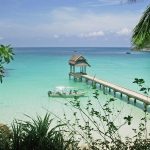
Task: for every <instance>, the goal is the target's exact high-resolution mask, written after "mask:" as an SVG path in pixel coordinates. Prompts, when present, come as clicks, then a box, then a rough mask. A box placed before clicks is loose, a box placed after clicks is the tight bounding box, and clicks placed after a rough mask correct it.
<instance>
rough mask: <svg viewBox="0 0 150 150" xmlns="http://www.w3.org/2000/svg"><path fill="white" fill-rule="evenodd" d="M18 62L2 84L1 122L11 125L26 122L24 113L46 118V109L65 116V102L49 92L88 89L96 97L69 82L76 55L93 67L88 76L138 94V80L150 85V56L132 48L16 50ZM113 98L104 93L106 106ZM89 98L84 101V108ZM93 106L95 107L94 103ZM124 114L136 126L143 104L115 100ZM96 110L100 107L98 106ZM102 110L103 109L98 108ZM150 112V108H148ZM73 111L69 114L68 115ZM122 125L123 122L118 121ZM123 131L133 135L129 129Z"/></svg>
mask: <svg viewBox="0 0 150 150" xmlns="http://www.w3.org/2000/svg"><path fill="white" fill-rule="evenodd" d="M14 51H15V57H14V61H13V62H12V63H10V64H9V65H6V68H7V70H6V77H5V78H4V80H3V83H2V84H1V85H0V122H2V123H10V122H12V120H13V119H14V118H17V119H25V118H26V117H25V115H24V114H28V115H30V116H36V114H40V115H44V114H45V113H46V110H48V111H50V112H53V113H55V114H57V115H58V116H62V114H63V112H67V114H71V113H70V110H67V109H66V106H65V105H64V103H65V102H66V100H64V99H55V98H48V95H47V92H48V90H50V89H53V88H54V87H56V86H71V87H76V88H78V89H84V90H85V91H86V92H87V93H88V94H87V95H88V96H89V98H90V99H92V100H93V98H92V93H93V91H92V89H91V86H90V85H87V84H86V83H85V82H74V81H73V80H69V77H68V73H69V65H68V60H69V58H70V57H71V55H72V54H75V53H79V54H83V55H84V56H85V57H86V58H87V60H88V62H89V63H90V65H91V67H90V68H88V69H87V72H88V74H90V75H93V76H95V77H97V78H100V79H104V80H107V81H110V82H112V83H115V84H117V85H121V86H123V87H126V88H129V89H132V90H135V91H138V87H137V85H134V84H133V83H132V82H133V80H134V78H135V77H138V78H143V79H145V81H146V84H147V85H150V53H146V52H145V53H144V52H142V53H139V52H131V54H126V52H127V51H130V50H129V49H128V48H15V49H14ZM75 51H77V52H75ZM110 97H112V96H110V95H105V94H103V92H102V91H100V101H101V103H102V104H104V103H105V102H106V100H108V99H109V98H110ZM87 99H88V98H81V99H80V101H81V102H82V104H83V105H85V103H86V102H87ZM93 103H94V104H95V102H94V100H93ZM115 106H116V108H117V109H121V110H122V115H128V114H131V115H132V116H134V122H133V124H134V126H137V122H138V121H139V119H140V118H141V117H142V116H143V104H142V103H141V102H137V105H136V106H134V104H133V103H132V102H131V104H128V103H127V100H126V98H124V99H123V100H121V99H117V100H116V101H115ZM95 107H97V105H96V104H95ZM98 109H100V108H98ZM148 111H149V112H150V107H149V108H148ZM68 112H69V113H68ZM118 122H121V120H118ZM122 132H124V133H125V134H127V133H130V131H128V128H127V127H125V128H124V129H123V130H122Z"/></svg>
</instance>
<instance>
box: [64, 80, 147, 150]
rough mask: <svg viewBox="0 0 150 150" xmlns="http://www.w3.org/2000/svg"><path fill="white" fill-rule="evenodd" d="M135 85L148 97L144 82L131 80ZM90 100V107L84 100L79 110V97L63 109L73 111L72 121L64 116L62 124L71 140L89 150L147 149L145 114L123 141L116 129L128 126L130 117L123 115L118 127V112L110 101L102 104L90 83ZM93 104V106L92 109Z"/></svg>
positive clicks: (111, 100)
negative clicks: (76, 139)
mask: <svg viewBox="0 0 150 150" xmlns="http://www.w3.org/2000/svg"><path fill="white" fill-rule="evenodd" d="M133 83H136V84H138V85H139V87H140V91H142V92H144V93H145V94H147V95H148V92H149V88H147V87H145V85H144V84H145V81H144V80H143V79H138V78H135V81H134V82H133ZM93 90H94V92H93V98H94V99H95V100H96V101H97V103H96V104H94V105H93V101H92V100H90V99H89V100H88V101H87V103H86V105H85V106H84V107H83V105H82V102H81V101H80V99H79V98H76V97H75V98H74V100H71V101H69V104H66V105H67V106H70V105H71V106H72V107H74V108H75V109H77V110H76V111H73V116H74V119H73V118H72V119H67V116H66V114H64V119H63V120H62V122H63V123H66V125H67V126H66V130H67V129H68V132H71V133H72V134H73V136H74V137H78V138H79V141H80V139H82V140H84V142H85V143H86V144H87V145H88V147H89V149H92V150H101V149H103V150H118V149H120V150H127V149H129V150H141V149H143V150H149V149H150V139H148V135H149V133H148V132H147V121H148V118H147V115H148V113H147V111H145V110H144V116H143V117H142V118H141V122H140V124H139V127H138V128H137V129H132V127H131V130H133V131H134V136H133V137H132V138H131V137H130V138H129V137H126V139H125V140H123V139H122V138H121V135H120V134H119V131H120V129H121V128H122V127H123V126H125V125H127V126H130V125H131V124H132V120H133V117H132V116H131V115H127V116H124V117H122V116H121V118H122V120H123V121H122V122H121V123H120V124H119V123H118V119H117V118H119V116H120V114H121V112H122V110H118V109H117V108H115V107H114V102H115V99H114V98H110V100H108V101H106V102H105V103H104V104H102V103H101V101H100V99H99V91H98V90H97V89H96V87H95V85H94V84H93ZM95 105H96V107H95Z"/></svg>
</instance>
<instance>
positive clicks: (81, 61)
mask: <svg viewBox="0 0 150 150" xmlns="http://www.w3.org/2000/svg"><path fill="white" fill-rule="evenodd" d="M69 65H70V73H69V78H70V79H71V77H73V78H74V80H75V81H77V80H79V81H83V79H84V80H85V81H86V82H87V83H88V82H91V83H92V84H93V85H95V86H96V87H98V86H99V87H100V88H101V89H103V91H104V93H105V92H106V91H108V93H111V92H112V91H113V94H114V96H116V93H117V92H118V93H120V97H121V98H122V97H123V95H125V96H126V97H127V99H128V102H129V101H130V99H133V100H134V103H135V104H136V101H137V100H139V101H141V102H143V104H144V108H145V110H146V109H147V106H148V105H150V97H149V96H146V95H143V94H140V93H137V92H135V91H132V90H130V89H127V88H124V87H121V86H118V85H115V84H113V83H110V82H107V81H104V80H101V79H97V78H95V77H92V76H90V75H88V74H87V73H86V67H87V66H89V67H90V65H89V64H88V62H87V61H86V59H85V58H84V57H83V56H81V55H74V56H72V58H71V59H70V60H69ZM75 67H80V72H76V71H75Z"/></svg>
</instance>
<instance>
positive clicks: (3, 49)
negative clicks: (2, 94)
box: [0, 45, 14, 82]
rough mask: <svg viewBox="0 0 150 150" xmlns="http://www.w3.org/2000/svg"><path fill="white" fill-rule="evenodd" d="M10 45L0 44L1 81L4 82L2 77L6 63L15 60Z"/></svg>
mask: <svg viewBox="0 0 150 150" xmlns="http://www.w3.org/2000/svg"><path fill="white" fill-rule="evenodd" d="M12 50H13V49H12V47H10V45H6V46H5V45H0V82H2V78H3V77H4V64H5V63H7V64H8V63H9V62H10V61H11V60H13V55H14V53H13V51H12Z"/></svg>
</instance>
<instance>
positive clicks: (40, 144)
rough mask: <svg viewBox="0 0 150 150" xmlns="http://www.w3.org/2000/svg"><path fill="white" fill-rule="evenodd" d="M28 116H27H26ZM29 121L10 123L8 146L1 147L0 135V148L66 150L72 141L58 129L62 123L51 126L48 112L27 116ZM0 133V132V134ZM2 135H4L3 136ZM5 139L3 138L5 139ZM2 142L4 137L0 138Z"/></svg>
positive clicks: (3, 149) (12, 149)
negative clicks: (42, 115)
mask: <svg viewBox="0 0 150 150" xmlns="http://www.w3.org/2000/svg"><path fill="white" fill-rule="evenodd" d="M28 117H29V116H28ZM29 119H30V120H31V121H18V120H14V122H13V123H12V135H11V138H8V137H6V139H7V141H9V142H7V144H8V148H7V149H6V148H3V147H4V146H3V145H4V144H5V143H6V142H5V143H4V144H3V145H2V144H1V136H0V150H66V149H69V146H70V145H71V143H72V140H71V139H68V140H65V138H64V135H63V134H64V133H65V132H64V131H62V130H60V128H61V127H62V126H64V124H59V125H55V126H54V127H53V125H52V122H53V119H51V118H50V114H48V113H47V114H46V115H45V117H44V118H41V117H40V116H37V118H36V119H33V118H31V117H29ZM0 131H1V130H0ZM0 135H1V134H0ZM3 137H4V136H3ZM6 139H5V140H6ZM2 141H3V142H4V138H3V139H2Z"/></svg>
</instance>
